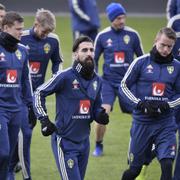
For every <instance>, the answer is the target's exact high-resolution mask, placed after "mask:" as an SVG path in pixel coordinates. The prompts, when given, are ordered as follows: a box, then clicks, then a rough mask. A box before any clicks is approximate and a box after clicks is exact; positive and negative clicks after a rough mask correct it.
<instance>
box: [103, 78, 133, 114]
mask: <svg viewBox="0 0 180 180" xmlns="http://www.w3.org/2000/svg"><path fill="white" fill-rule="evenodd" d="M116 97H118V101H119V106H120V108H121V111H122V112H123V113H129V114H131V113H132V110H133V109H132V107H131V106H129V105H128V104H127V103H126V102H125V101H124V99H123V98H122V97H121V96H120V93H119V87H118V86H113V85H112V84H111V83H110V82H109V81H107V80H104V79H103V84H102V100H103V104H109V105H111V107H112V108H113V105H114V101H115V99H116Z"/></svg>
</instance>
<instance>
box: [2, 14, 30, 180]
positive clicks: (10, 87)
mask: <svg viewBox="0 0 180 180" xmlns="http://www.w3.org/2000/svg"><path fill="white" fill-rule="evenodd" d="M23 27H24V20H23V18H22V17H21V16H20V15H19V14H18V13H16V12H7V13H6V15H5V16H4V18H3V20H2V32H1V33H0V67H1V68H0V72H1V73H0V179H1V180H5V179H7V176H8V170H9V162H10V160H11V157H12V154H13V152H14V149H15V146H16V143H17V139H18V133H19V129H20V124H21V121H22V117H23V116H24V115H23V114H22V111H21V107H22V104H23V101H24V103H25V104H26V105H27V107H28V108H29V109H31V110H33V108H32V91H31V89H32V88H31V84H30V78H29V77H30V76H29V68H28V58H29V57H28V52H27V49H26V48H25V46H23V45H22V44H19V42H20V39H21V35H22V31H23Z"/></svg>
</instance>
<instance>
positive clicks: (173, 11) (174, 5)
mask: <svg viewBox="0 0 180 180" xmlns="http://www.w3.org/2000/svg"><path fill="white" fill-rule="evenodd" d="M166 12H167V19H170V18H172V17H173V16H175V15H177V14H180V0H168V2H167V9H166Z"/></svg>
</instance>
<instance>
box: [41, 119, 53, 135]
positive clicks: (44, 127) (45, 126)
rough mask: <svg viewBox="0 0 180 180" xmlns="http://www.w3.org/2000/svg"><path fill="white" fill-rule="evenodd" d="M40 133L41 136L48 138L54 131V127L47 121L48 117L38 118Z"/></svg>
mask: <svg viewBox="0 0 180 180" xmlns="http://www.w3.org/2000/svg"><path fill="white" fill-rule="evenodd" d="M40 122H41V133H42V135H43V136H49V135H51V134H52V133H53V132H54V131H56V126H55V125H54V124H53V123H52V122H51V121H50V120H49V117H48V116H45V117H43V118H40Z"/></svg>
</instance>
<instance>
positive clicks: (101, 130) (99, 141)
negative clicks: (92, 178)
mask: <svg viewBox="0 0 180 180" xmlns="http://www.w3.org/2000/svg"><path fill="white" fill-rule="evenodd" d="M102 107H103V108H104V109H106V112H107V113H108V114H109V113H110V111H111V106H110V105H109V104H103V105H102ZM94 129H95V138H96V147H95V150H94V152H93V156H96V157H98V156H102V155H103V138H104V135H105V132H106V126H105V125H102V124H98V123H95V125H94Z"/></svg>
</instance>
